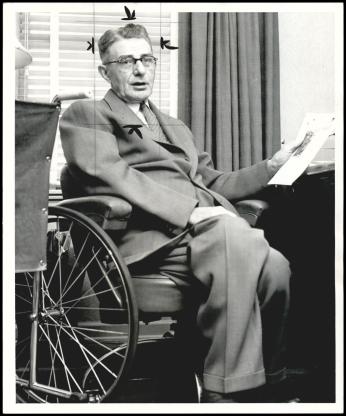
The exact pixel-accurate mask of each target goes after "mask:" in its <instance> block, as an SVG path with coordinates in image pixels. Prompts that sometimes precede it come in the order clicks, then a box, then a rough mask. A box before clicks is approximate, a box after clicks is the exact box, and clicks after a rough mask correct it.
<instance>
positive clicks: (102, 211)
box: [57, 195, 132, 231]
mask: <svg viewBox="0 0 346 416" xmlns="http://www.w3.org/2000/svg"><path fill="white" fill-rule="evenodd" d="M57 205H59V206H62V207H66V208H70V209H73V210H75V211H78V212H81V213H83V214H84V215H86V216H87V217H89V218H91V219H92V220H94V221H95V222H96V223H97V224H98V225H99V226H100V227H102V228H103V229H104V230H106V231H107V230H109V231H110V230H122V229H125V228H126V226H127V220H128V219H129V218H130V215H131V213H132V206H131V204H129V203H128V202H127V201H125V200H124V199H122V198H118V197H116V196H111V195H96V196H84V197H79V198H71V199H65V200H63V201H61V202H59V203H58V204H57Z"/></svg>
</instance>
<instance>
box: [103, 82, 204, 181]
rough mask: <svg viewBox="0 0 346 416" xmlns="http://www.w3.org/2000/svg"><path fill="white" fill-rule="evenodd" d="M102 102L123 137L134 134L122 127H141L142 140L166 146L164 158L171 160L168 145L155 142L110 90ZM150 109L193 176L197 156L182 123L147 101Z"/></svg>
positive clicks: (151, 135)
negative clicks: (184, 159) (187, 160)
mask: <svg viewBox="0 0 346 416" xmlns="http://www.w3.org/2000/svg"><path fill="white" fill-rule="evenodd" d="M104 101H105V102H106V103H107V105H108V106H109V108H110V109H111V111H112V115H113V117H114V119H115V120H116V122H117V124H118V125H119V127H120V128H121V129H122V131H123V133H124V135H125V136H126V137H128V138H129V140H131V139H132V138H133V135H135V134H136V133H135V132H133V133H131V134H130V133H129V132H130V130H131V128H130V127H124V126H130V125H142V127H141V128H140V132H141V133H142V136H143V140H150V141H154V142H156V143H158V144H159V145H160V146H162V144H163V145H164V146H167V152H166V153H167V154H166V157H168V158H172V157H174V156H173V155H172V153H171V152H170V151H169V146H170V145H169V144H167V143H166V142H161V141H159V140H156V138H155V136H154V134H153V132H152V131H151V130H150V129H149V128H148V127H147V126H145V125H143V122H142V120H140V119H139V118H138V117H137V116H136V114H135V113H134V112H133V111H132V110H131V109H130V108H129V107H128V106H127V105H126V103H125V102H124V101H122V100H121V99H120V98H119V97H118V96H117V95H116V94H115V93H114V92H113V90H112V89H110V90H108V92H107V93H106V95H105V97H104ZM149 104H150V108H151V110H152V111H153V113H154V114H155V115H156V117H157V119H158V121H159V123H160V125H161V128H162V130H163V131H164V133H165V134H166V137H167V138H168V140H169V141H170V142H171V143H172V144H173V145H174V146H177V147H179V148H180V149H181V150H183V152H184V153H185V154H186V155H187V157H188V158H189V160H190V163H191V165H192V169H191V172H190V174H192V175H193V174H194V173H195V171H196V168H197V163H198V159H197V154H196V149H195V147H194V144H193V142H192V140H191V139H190V138H189V137H186V133H185V127H184V126H183V124H182V122H181V121H179V120H177V119H174V118H172V117H169V116H167V115H165V114H164V113H162V112H161V111H160V110H159V109H158V108H157V107H156V106H155V105H154V104H153V103H152V102H151V101H149Z"/></svg>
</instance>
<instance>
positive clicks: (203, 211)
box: [189, 206, 237, 225]
mask: <svg viewBox="0 0 346 416" xmlns="http://www.w3.org/2000/svg"><path fill="white" fill-rule="evenodd" d="M217 215H230V216H231V217H237V215H236V214H234V213H233V212H231V211H227V209H225V208H224V207H221V206H219V207H197V208H195V209H194V210H193V211H192V213H191V216H190V218H189V224H192V225H194V224H197V223H198V222H200V221H203V220H206V219H208V218H212V217H216V216H217Z"/></svg>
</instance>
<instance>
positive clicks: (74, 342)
mask: <svg viewBox="0 0 346 416" xmlns="http://www.w3.org/2000/svg"><path fill="white" fill-rule="evenodd" d="M33 280H34V275H33V273H22V274H18V275H17V276H16V322H17V332H18V336H17V342H16V370H17V377H19V379H20V380H22V381H23V380H24V381H27V380H29V366H30V355H29V354H30V328H31V321H30V314H31V313H32V310H31V304H32V293H33ZM39 297H40V299H39V314H38V337H37V340H38V341H37V373H36V376H37V377H36V379H37V382H38V383H40V384H45V385H48V386H50V387H53V388H59V389H61V390H64V391H67V392H71V393H76V394H84V393H86V394H87V396H88V397H89V401H102V400H105V398H107V397H108V396H109V395H110V393H111V392H112V391H114V389H115V388H116V387H117V386H118V385H119V384H120V381H121V379H122V378H123V377H124V375H125V374H126V372H127V370H128V368H129V365H130V363H131V360H132V357H133V355H134V349H135V345H136V340H137V334H138V333H137V331H138V318H137V315H136V306H135V304H134V299H133V294H132V288H131V285H130V282H129V276H128V274H127V269H126V268H125V267H124V265H123V264H122V262H121V260H120V259H119V256H118V253H117V250H116V248H115V246H114V244H113V243H112V242H111V241H110V240H109V238H108V236H107V235H105V233H104V232H103V231H102V230H100V229H99V227H95V226H94V225H93V224H92V223H91V222H90V221H89V220H88V219H86V218H85V217H84V216H82V215H80V214H78V213H74V212H73V211H72V212H71V211H70V210H66V209H62V208H54V209H51V210H50V213H49V221H48V238H47V270H46V271H44V272H42V274H41V282H40V296H39ZM34 393H35V394H34V395H33V396H34V400H35V396H37V397H38V398H39V400H36V401H41V400H44V401H47V402H64V401H66V400H65V399H62V398H60V397H56V396H54V395H47V394H45V393H42V392H37V391H34ZM67 401H68V400H67Z"/></svg>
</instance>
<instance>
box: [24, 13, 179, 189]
mask: <svg viewBox="0 0 346 416" xmlns="http://www.w3.org/2000/svg"><path fill="white" fill-rule="evenodd" d="M17 17H18V18H17V22H18V25H19V28H18V37H19V40H20V42H21V43H22V44H23V46H24V47H26V48H27V49H28V50H29V52H30V53H31V55H32V57H33V61H32V63H31V64H30V65H29V66H27V67H26V68H24V69H21V70H19V73H18V78H17V91H16V92H17V98H18V99H20V100H27V101H41V102H49V101H51V100H52V99H53V97H54V96H55V95H56V94H58V93H63V92H72V91H75V92H79V91H82V90H91V91H92V92H93V96H94V99H96V100H100V99H102V97H103V96H104V94H105V93H106V92H107V90H108V89H109V87H110V86H109V84H108V83H107V82H106V81H105V80H104V79H103V78H102V77H101V76H100V75H99V73H98V70H97V67H98V65H99V64H100V63H101V61H100V59H99V55H98V48H97V41H98V39H99V38H100V37H101V35H102V34H103V33H104V32H105V31H106V30H107V29H110V28H117V27H120V26H124V25H125V24H126V23H127V22H124V21H122V20H121V19H122V18H123V17H124V13H123V11H121V12H119V13H102V12H95V13H92V12H90V13H81V12H78V13H74V12H44V13H39V12H37V13H36V12H35V13H34V12H30V13H18V16H17ZM136 17H137V20H136V21H135V23H137V22H138V23H140V24H143V25H144V26H145V27H146V29H147V31H148V33H149V36H150V38H151V40H152V44H153V54H154V56H156V57H157V58H158V62H157V67H156V79H155V84H154V88H153V94H152V96H151V100H152V101H153V102H155V104H156V105H157V106H158V107H159V108H160V109H161V111H163V112H165V113H167V114H170V113H171V114H172V113H173V114H174V113H175V112H176V109H173V108H172V103H174V102H176V100H174V99H172V95H173V94H176V87H175V84H176V83H175V82H174V83H173V85H172V70H173V69H172V65H171V57H170V51H169V50H167V49H162V48H161V47H160V38H161V36H162V37H163V38H164V39H170V35H171V25H172V23H171V15H170V12H165V13H162V12H154V11H153V12H144V11H142V12H138V14H136ZM92 38H94V40H95V54H93V53H92V52H91V50H87V48H88V45H89V44H88V41H89V42H91V41H92ZM175 77H177V74H175ZM173 78H174V77H173ZM71 103H72V101H65V102H63V103H62V114H63V112H64V111H65V109H66V108H67V107H68V106H69V105H70V104H71ZM64 164H65V158H64V155H63V152H62V148H61V143H60V137H59V131H58V132H57V137H56V142H55V147H54V152H53V158H52V166H51V174H50V183H51V188H52V189H57V188H59V187H60V180H59V177H60V170H61V168H62V166H63V165H64Z"/></svg>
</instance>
